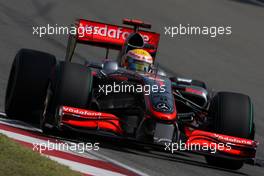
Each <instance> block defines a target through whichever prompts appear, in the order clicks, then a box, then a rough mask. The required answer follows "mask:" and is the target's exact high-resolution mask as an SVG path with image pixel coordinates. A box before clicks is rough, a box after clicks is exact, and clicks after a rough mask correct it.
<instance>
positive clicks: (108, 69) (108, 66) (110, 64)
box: [102, 61, 118, 74]
mask: <svg viewBox="0 0 264 176" xmlns="http://www.w3.org/2000/svg"><path fill="white" fill-rule="evenodd" d="M116 70H118V64H117V62H116V61H105V62H104V63H103V68H102V72H103V73H104V74H109V73H112V72H115V71H116Z"/></svg>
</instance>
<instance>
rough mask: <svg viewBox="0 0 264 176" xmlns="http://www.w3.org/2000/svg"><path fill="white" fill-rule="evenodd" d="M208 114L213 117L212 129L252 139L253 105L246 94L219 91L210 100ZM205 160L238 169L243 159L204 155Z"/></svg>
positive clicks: (212, 163) (215, 164)
mask: <svg viewBox="0 0 264 176" xmlns="http://www.w3.org/2000/svg"><path fill="white" fill-rule="evenodd" d="M209 112H210V113H209V114H210V116H211V117H213V119H214V123H213V128H212V129H213V131H214V132H216V133H220V134H225V135H230V136H236V137H240V138H247V139H254V124H253V105H252V102H251V100H250V98H249V96H247V95H243V94H239V93H230V92H219V93H217V94H216V95H215V96H214V98H213V99H212V101H211V106H210V110H209ZM206 161H207V162H208V163H209V164H211V165H214V166H219V167H224V168H228V169H240V168H241V167H242V166H243V163H244V161H243V160H231V159H224V158H218V157H215V156H206Z"/></svg>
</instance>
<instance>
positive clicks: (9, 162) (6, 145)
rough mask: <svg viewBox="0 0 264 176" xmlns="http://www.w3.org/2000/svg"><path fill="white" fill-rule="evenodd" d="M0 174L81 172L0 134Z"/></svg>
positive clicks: (30, 175) (29, 175)
mask: <svg viewBox="0 0 264 176" xmlns="http://www.w3.org/2000/svg"><path fill="white" fill-rule="evenodd" d="M0 175H6V176H36V175H41V176H53V175H56V176H77V175H81V174H80V173H77V172H74V171H72V170H70V169H69V168H68V167H67V166H64V165H61V164H59V163H57V162H55V161H52V160H50V159H49V158H47V157H45V156H41V155H40V154H39V153H37V152H34V151H32V149H30V148H26V147H23V146H21V145H20V144H18V143H16V142H14V141H12V140H11V139H9V138H7V137H6V136H4V135H2V134H0Z"/></svg>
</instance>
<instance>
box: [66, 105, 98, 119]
mask: <svg viewBox="0 0 264 176" xmlns="http://www.w3.org/2000/svg"><path fill="white" fill-rule="evenodd" d="M63 112H68V113H73V114H78V115H83V116H90V117H100V116H102V113H100V112H93V111H87V110H81V109H77V108H71V107H66V106H63Z"/></svg>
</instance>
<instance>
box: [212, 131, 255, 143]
mask: <svg viewBox="0 0 264 176" xmlns="http://www.w3.org/2000/svg"><path fill="white" fill-rule="evenodd" d="M214 136H215V137H216V138H217V139H219V140H224V141H227V142H231V143H239V144H247V145H252V141H251V140H247V139H240V138H233V137H228V136H222V135H219V134H214Z"/></svg>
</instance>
